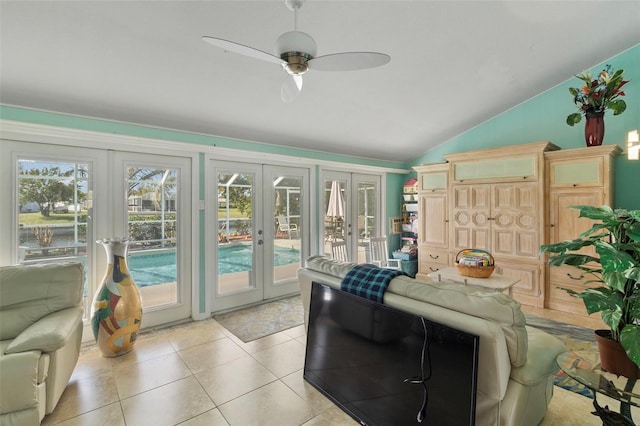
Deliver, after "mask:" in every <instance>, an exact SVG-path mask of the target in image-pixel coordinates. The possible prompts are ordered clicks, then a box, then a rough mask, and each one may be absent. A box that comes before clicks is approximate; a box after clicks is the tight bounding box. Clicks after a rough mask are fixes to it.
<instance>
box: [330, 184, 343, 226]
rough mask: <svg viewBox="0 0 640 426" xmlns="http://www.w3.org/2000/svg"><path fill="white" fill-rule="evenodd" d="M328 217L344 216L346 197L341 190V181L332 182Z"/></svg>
mask: <svg viewBox="0 0 640 426" xmlns="http://www.w3.org/2000/svg"><path fill="white" fill-rule="evenodd" d="M327 216H328V217H333V218H337V217H344V197H343V196H342V191H340V182H338V181H337V180H334V181H333V182H331V193H330V194H329V205H328V206H327Z"/></svg>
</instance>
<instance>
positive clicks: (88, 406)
mask: <svg viewBox="0 0 640 426" xmlns="http://www.w3.org/2000/svg"><path fill="white" fill-rule="evenodd" d="M118 400H119V399H118V390H117V387H116V382H115V378H114V377H113V375H111V374H110V373H106V374H102V375H100V376H93V377H88V378H86V379H82V380H77V381H73V382H69V384H68V385H67V388H66V389H65V390H64V393H63V394H62V397H61V398H60V401H58V405H57V406H56V409H55V410H54V411H53V413H51V414H50V415H48V416H45V420H46V422H45V423H44V424H56V423H59V422H61V421H63V420H67V419H70V418H72V417H76V416H78V415H80V414H84V413H88V412H89V411H93V410H95V409H98V408H101V407H105V406H107V405H109V404H113V403H114V402H118Z"/></svg>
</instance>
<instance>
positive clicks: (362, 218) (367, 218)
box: [353, 175, 380, 263]
mask: <svg viewBox="0 0 640 426" xmlns="http://www.w3.org/2000/svg"><path fill="white" fill-rule="evenodd" d="M353 181H354V187H355V188H356V191H357V194H358V196H357V203H358V206H357V214H358V219H357V221H356V222H354V223H357V226H356V228H355V231H354V233H353V234H354V237H355V238H357V243H356V244H355V246H356V247H357V257H356V262H357V263H365V262H367V261H368V259H367V250H368V246H369V241H370V240H369V239H370V238H371V237H372V236H374V237H375V236H380V233H379V230H378V228H379V226H378V223H379V217H378V216H379V213H378V212H379V211H380V203H379V196H378V195H379V193H380V185H379V182H380V177H379V176H367V175H354V177H353Z"/></svg>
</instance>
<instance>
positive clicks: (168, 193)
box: [127, 166, 178, 308]
mask: <svg viewBox="0 0 640 426" xmlns="http://www.w3.org/2000/svg"><path fill="white" fill-rule="evenodd" d="M127 178H128V180H127V182H128V193H127V204H128V206H129V207H128V216H127V217H128V221H127V222H128V229H129V238H130V239H131V243H130V245H129V246H130V250H129V259H128V264H129V270H130V271H131V275H132V276H133V279H134V280H135V282H136V284H137V285H138V287H139V288H140V293H141V295H142V303H143V305H144V307H145V308H149V307H152V306H157V305H166V304H174V303H177V302H178V285H177V276H178V263H177V257H176V254H177V253H176V250H177V244H176V242H177V226H176V224H177V220H178V211H177V206H178V203H177V200H178V171H177V170H174V169H165V168H149V167H146V168H142V167H135V166H134V167H129V168H128V169H127Z"/></svg>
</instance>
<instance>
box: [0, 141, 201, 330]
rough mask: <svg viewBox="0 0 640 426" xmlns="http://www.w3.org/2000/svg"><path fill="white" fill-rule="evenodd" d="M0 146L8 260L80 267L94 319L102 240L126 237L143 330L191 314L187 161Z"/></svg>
mask: <svg viewBox="0 0 640 426" xmlns="http://www.w3.org/2000/svg"><path fill="white" fill-rule="evenodd" d="M1 150H2V179H3V181H5V182H11V185H5V187H4V188H3V189H2V194H3V199H5V200H11V202H10V203H6V204H5V205H3V206H1V207H0V211H1V212H2V215H1V216H2V218H3V221H4V223H5V226H6V225H7V224H9V223H12V224H13V226H12V228H13V231H14V232H10V233H9V232H8V233H7V236H8V238H6V239H4V240H3V241H2V242H0V250H1V253H2V259H9V260H10V263H23V264H30V263H47V262H59V261H77V262H81V263H83V264H84V266H85V291H84V308H85V309H84V312H85V323H88V319H89V318H88V317H89V315H90V312H91V301H92V298H93V295H94V293H95V291H96V289H97V287H98V286H99V284H100V281H101V280H102V278H103V273H104V271H105V270H106V261H107V259H106V256H105V253H104V250H103V249H102V247H100V246H99V245H98V244H96V240H97V239H102V238H107V237H129V238H130V240H131V242H130V248H129V257H128V261H129V269H130V270H131V274H132V276H133V278H134V280H135V281H136V283H137V284H138V286H139V287H140V290H141V293H142V299H143V300H142V303H143V309H144V317H143V327H148V326H153V325H157V324H162V323H166V322H170V321H174V320H178V319H183V318H188V317H189V316H190V314H191V281H192V280H191V267H190V264H189V260H190V259H191V246H190V244H189V243H188V242H189V241H191V238H190V234H191V217H190V214H185V213H187V212H190V210H191V209H190V204H191V159H190V158H180V157H173V156H163V155H151V154H144V155H142V154H137V153H134V152H123V151H116V150H103V149H95V148H81V147H74V146H62V145H59V146H58V145H48V144H40V143H29V142H10V141H2V146H1ZM5 196H6V198H5ZM5 212H8V214H5ZM5 218H6V219H8V220H5ZM85 331H86V332H85V336H84V339H85V340H88V339H91V338H93V337H92V336H90V335H91V333H90V332H89V331H88V328H87V330H85Z"/></svg>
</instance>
